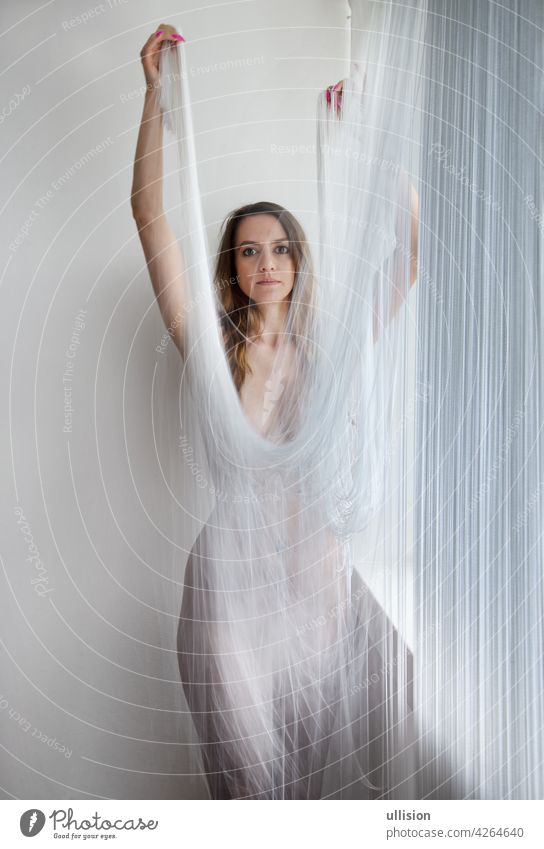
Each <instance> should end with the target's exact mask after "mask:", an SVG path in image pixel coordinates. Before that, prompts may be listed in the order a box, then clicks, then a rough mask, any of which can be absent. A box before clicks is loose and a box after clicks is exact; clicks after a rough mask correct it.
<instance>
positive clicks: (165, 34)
mask: <svg viewBox="0 0 544 849" xmlns="http://www.w3.org/2000/svg"><path fill="white" fill-rule="evenodd" d="M163 41H180V42H181V41H185V39H184V38H183V36H182V35H180V34H179V32H178V31H177V30H176V28H175V27H173V26H171V25H170V24H159V26H158V27H157V29H156V31H155V32H154V33H152V34H151V35H150V36H149V38H148V39H147V41H146V43H145V44H144V46H143V47H142V49H141V51H140V56H141V57H142V59H143V58H144V57H148V56H152V55H153V54H156V53H157V51H158V50H160V47H161V44H162V42H163Z"/></svg>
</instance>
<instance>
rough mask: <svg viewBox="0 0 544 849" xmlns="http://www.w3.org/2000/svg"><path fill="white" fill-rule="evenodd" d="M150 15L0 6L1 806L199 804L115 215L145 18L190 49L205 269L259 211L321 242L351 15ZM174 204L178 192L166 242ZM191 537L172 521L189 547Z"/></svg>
mask: <svg viewBox="0 0 544 849" xmlns="http://www.w3.org/2000/svg"><path fill="white" fill-rule="evenodd" d="M153 8H159V7H158V6H156V5H155V4H153ZM185 8H186V9H187V11H186V12H185V13H184V12H183V9H185ZM91 11H94V14H92V15H91ZM151 14H152V7H151V4H149V3H144V2H141V0H140V2H136V0H130V2H129V0H124V2H122V0H110V2H104V3H100V4H97V5H94V6H93V5H92V4H89V3H87V2H84V1H83V0H82V2H67V0H60V1H59V0H57V2H55V3H54V4H50V5H44V6H42V5H41V4H39V3H38V2H27V3H16V2H14V0H11V2H6V3H3V5H2V27H1V32H2V42H1V44H2V60H3V66H4V69H5V73H4V74H3V76H2V78H1V83H2V91H1V97H0V107H1V108H2V110H3V111H2V113H1V114H2V138H3V158H2V164H1V169H2V170H1V184H2V187H3V204H2V234H3V258H2V292H3V309H2V311H1V313H0V322H1V325H2V326H1V333H0V344H1V345H2V364H3V368H2V377H1V379H2V391H3V397H4V399H5V407H4V409H5V411H6V412H8V411H9V418H8V417H7V416H6V417H4V419H3V421H4V426H3V437H4V439H3V441H2V446H3V452H4V457H3V459H4V463H3V468H4V470H5V475H4V487H3V505H2V507H3V510H2V515H3V533H2V552H1V554H2V581H3V584H2V593H1V599H2V602H1V604H2V608H1V616H0V621H1V623H2V626H1V638H2V642H3V655H2V676H1V682H2V683H1V692H0V695H1V696H2V701H0V729H1V731H0V734H1V740H2V746H3V748H2V749H0V768H1V773H2V781H1V782H0V784H1V787H2V789H1V790H0V795H1V797H2V798H11V797H16V798H30V797H33V798H42V799H44V798H67V799H68V798H79V797H81V798H101V797H106V798H110V797H112V798H184V797H190V796H197V797H198V796H204V795H205V792H204V785H203V783H202V780H201V779H199V778H198V777H197V778H191V777H190V776H189V777H187V776H184V775H183V773H186V772H190V771H191V766H190V765H191V764H192V763H193V760H192V759H191V758H189V757H188V749H187V747H184V746H180V745H179V744H178V740H179V728H180V722H181V720H180V717H179V716H178V714H176V713H175V710H176V709H178V705H179V692H180V686H179V682H176V681H175V676H172V677H171V678H170V679H169V681H168V682H167V683H164V682H163V683H161V681H159V680H157V679H158V678H160V677H162V671H163V670H165V669H168V670H171V669H173V668H174V664H173V663H172V656H171V654H166V651H167V649H166V648H164V647H163V648H161V646H160V644H159V643H158V634H157V628H156V620H157V614H156V612H155V610H154V607H155V606H157V607H160V604H161V600H162V599H163V598H164V595H165V593H166V592H168V594H169V595H170V597H171V598H172V609H173V610H175V609H176V607H179V600H180V597H181V590H182V587H181V581H182V575H179V576H177V581H176V582H175V583H168V585H167V588H166V590H165V587H164V583H163V579H164V575H165V570H164V568H163V564H164V563H166V562H167V561H168V558H170V557H171V551H170V547H169V545H168V542H167V540H165V538H164V536H163V534H162V525H163V518H164V514H163V511H164V509H165V505H166V504H167V494H166V492H165V487H164V481H163V479H162V477H161V469H160V468H159V466H158V463H157V458H156V455H155V449H154V444H153V433H154V432H153V427H152V422H151V412H150V411H151V404H150V396H151V389H152V382H153V377H154V373H155V369H156V368H157V366H158V365H159V366H160V363H159V360H160V356H161V355H160V354H157V353H156V351H155V346H156V345H157V344H158V342H159V341H160V337H161V335H162V332H163V330H162V325H161V322H160V318H159V315H158V311H157V308H156V305H155V304H154V301H153V297H152V292H151V287H150V284H149V279H148V276H147V271H146V269H145V266H144V264H143V254H142V251H141V248H140V244H139V242H138V238H137V233H136V228H135V226H134V223H133V220H132V217H131V210H130V201H129V196H130V185H131V179H132V160H133V156H134V149H135V144H136V136H137V129H138V123H139V119H140V114H141V108H142V95H141V92H140V91H139V89H141V86H142V84H143V74H142V71H141V68H140V61H139V51H140V48H141V46H142V44H143V43H144V41H145V40H146V39H147V37H148V36H149V34H151V32H153V31H154V30H155V29H156V28H157V25H158V24H159V23H160V21H161V20H162V21H163V22H171V23H173V24H175V25H176V26H177V28H178V29H179V30H181V31H182V32H183V33H184V34H185V35H186V37H187V44H186V45H185V46H184V47H183V48H182V49H184V50H187V52H188V55H189V56H190V66H191V69H192V70H191V74H192V80H191V85H192V93H193V98H194V101H195V107H194V117H195V122H196V131H197V146H198V154H199V158H200V160H201V168H200V179H201V188H202V193H203V199H204V207H205V212H206V217H207V221H208V222H209V232H210V246H211V249H212V250H213V248H214V246H215V243H214V239H215V237H216V233H217V228H218V226H219V223H220V221H221V219H222V217H223V216H224V214H225V213H226V212H227V211H228V210H229V209H231V208H233V207H234V206H236V205H238V204H240V203H243V202H246V201H250V200H255V199H271V200H275V201H278V202H280V203H283V204H284V205H285V206H287V207H289V208H291V209H292V210H293V211H294V212H295V213H297V214H299V215H300V217H301V219H302V221H303V222H304V223H305V224H306V225H307V227H308V229H309V231H310V233H312V232H313V227H314V224H315V203H316V198H315V192H314V186H313V178H314V167H315V154H314V152H313V149H312V146H313V144H314V134H315V126H314V123H313V121H314V114H315V101H316V96H317V93H318V91H319V90H320V89H322V88H324V87H325V86H326V85H327V84H329V83H332V82H335V81H336V80H337V79H339V78H341V77H342V75H343V74H344V72H345V70H346V57H347V53H348V29H347V27H348V26H349V21H348V20H347V14H348V7H347V3H346V2H345V0H297V2H296V3H293V2H290V3H289V2H287V0H274V2H273V3H271V2H263V0H246V2H243V1H242V2H211V3H206V4H205V5H202V6H201V8H196V9H195V4H194V2H192V0H191V2H189V0H181V2H176V3H173V2H170V0H164V2H163V3H162V5H161V7H160V13H159V14H160V18H159V17H153V16H151ZM78 15H79V16H81V17H80V19H79V20H77V16H78ZM85 17H87V18H88V19H87V20H84V18H85ZM229 60H232V61H234V62H235V63H236V61H237V63H238V67H228V68H227V69H225V70H220V69H218V68H214V67H213V66H214V64H215V63H218V62H229ZM232 61H231V64H232ZM281 145H294V146H298V147H297V149H296V150H295V151H294V152H291V153H289V154H288V153H286V152H283V153H280V152H278V150H277V148H278V147H279V146H281ZM165 166H166V171H170V169H174V168H175V160H174V158H173V155H172V151H170V152H169V153H168V154H167V156H166V161H165ZM66 172H68V176H67V179H66V180H65V181H64V183H63V184H62V185H60V184H59V182H58V181H59V179H60V178H61V177H62V175H63V174H65V173H66ZM176 191H177V183H176V180H175V178H174V175H173V174H170V175H169V177H168V178H167V181H166V184H165V200H166V203H167V205H168V207H169V208H171V210H172V219H173V221H174V222H175V206H176V204H177V203H178V197H177V193H176ZM169 355H170V352H169ZM70 407H72V408H73V411H70ZM190 497H191V496H190V490H188V494H187V498H188V499H189V501H190ZM185 507H186V508H187V509H188V510H189V511H191V504H190V503H187V504H186V505H185ZM193 512H194V511H193ZM197 524H198V523H197V521H196V519H195V521H194V522H190V521H185V522H184V523H183V522H182V528H181V537H182V539H183V540H184V544H185V545H186V546H187V547H189V546H190V544H191V541H192V537H193V536H194V534H195V533H196V527H197ZM182 562H183V557H181V558H180V560H179V563H178V565H179V566H181V564H182ZM37 581H39V582H37ZM161 609H162V608H161ZM168 621H170V620H168ZM175 627H176V623H175V621H174V619H172V623H171V630H172V639H174V638H175ZM158 670H160V671H161V675H158V674H157V673H158ZM169 711H170V712H169ZM182 719H183V718H182ZM185 719H186V718H185ZM61 746H62V747H66V749H67V751H63V750H62V749H61V748H60V747H61Z"/></svg>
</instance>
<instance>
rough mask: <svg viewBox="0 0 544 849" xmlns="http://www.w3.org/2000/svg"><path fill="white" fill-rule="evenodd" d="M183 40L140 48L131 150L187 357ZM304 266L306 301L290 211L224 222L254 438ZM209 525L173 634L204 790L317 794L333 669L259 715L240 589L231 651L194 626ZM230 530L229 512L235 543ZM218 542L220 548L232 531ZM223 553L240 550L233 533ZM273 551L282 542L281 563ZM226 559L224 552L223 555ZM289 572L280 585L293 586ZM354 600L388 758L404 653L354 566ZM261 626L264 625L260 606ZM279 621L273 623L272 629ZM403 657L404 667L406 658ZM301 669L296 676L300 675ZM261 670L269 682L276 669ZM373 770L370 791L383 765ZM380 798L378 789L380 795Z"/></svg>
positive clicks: (238, 362)
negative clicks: (180, 214)
mask: <svg viewBox="0 0 544 849" xmlns="http://www.w3.org/2000/svg"><path fill="white" fill-rule="evenodd" d="M179 38H180V36H179V34H178V33H176V30H175V28H174V27H172V26H169V25H166V24H161V25H160V26H159V28H158V31H157V32H156V33H153V35H151V36H150V38H149V39H148V41H147V42H146V43H145V45H144V47H143V49H142V51H141V59H142V63H143V69H144V74H145V79H146V83H147V89H148V90H147V92H146V97H145V105H144V110H143V115H142V121H141V126H140V131H139V136H138V142H137V148H136V156H135V163H134V181H133V186H132V209H133V215H134V219H135V222H136V225H137V228H138V233H139V236H140V240H141V243H142V247H143V250H144V254H145V257H146V261H147V265H148V269H149V274H150V278H151V282H152V285H153V288H154V291H155V294H156V297H157V302H158V305H159V308H160V310H161V314H162V316H163V319H164V323H165V325H166V327H167V328H168V329H169V332H170V333H171V335H172V337H173V339H174V341H175V344H176V345H177V347H178V349H179V351H180V353H181V354H182V356H185V355H186V354H187V351H186V350H185V321H186V320H187V317H186V315H184V299H185V293H184V279H183V278H184V267H183V257H182V256H181V253H180V249H179V246H178V242H177V240H176V237H175V235H174V233H173V231H172V229H171V228H170V226H169V223H168V221H167V219H166V216H165V214H164V211H163V206H162V120H161V114H160V111H159V106H158V99H157V97H156V90H157V87H158V85H159V50H160V45H161V42H162V41H164V40H168V39H171V40H179ZM341 89H342V86H341V84H337V86H336V87H330V90H331V98H330V100H331V105H334V106H335V107H336V108H340V106H341ZM301 274H303V275H304V279H305V295H306V297H305V302H306V303H308V301H311V295H312V263H311V256H310V252H309V249H308V244H307V240H306V237H305V234H304V231H303V229H302V227H301V226H300V224H299V223H298V221H297V220H296V218H295V217H294V216H293V215H292V214H291V213H290V212H289V211H287V210H286V209H284V208H283V207H281V206H279V205H277V204H274V203H270V202H266V201H262V202H257V203H254V204H248V205H246V206H243V207H241V208H239V209H237V210H235V211H234V212H232V213H231V214H230V215H229V216H228V217H227V219H226V221H225V223H224V225H223V230H222V238H221V243H220V246H219V250H218V255H217V262H216V269H215V285H216V291H217V294H218V302H219V303H220V305H221V307H222V314H221V327H222V331H223V340H224V345H225V351H226V355H227V359H228V363H229V366H230V371H231V374H232V378H233V382H234V385H235V387H236V390H237V392H238V394H239V398H240V401H241V405H242V407H243V410H244V412H245V414H246V416H247V418H248V420H249V421H250V422H251V423H252V425H253V426H254V427H255V428H256V429H257V430H258V431H260V432H264V431H265V430H266V428H267V426H268V423H269V416H270V415H271V410H272V407H273V406H274V404H273V403H271V401H272V402H274V400H275V399H277V398H278V397H279V396H280V395H281V393H282V391H284V390H285V386H286V385H289V382H290V381H291V380H292V379H293V370H294V369H295V370H296V363H297V356H298V353H299V352H298V350H297V348H298V346H296V344H295V342H294V341H293V340H291V339H289V340H287V341H286V340H285V339H284V335H285V334H284V327H285V322H286V318H287V315H288V313H289V310H290V308H291V296H292V293H293V289H294V286H295V283H296V281H297V275H301ZM280 354H281V355H280ZM296 510H297V511H299V512H300V505H296ZM213 521H214V519H213V516H212V517H210V519H209V520H208V523H207V525H206V526H204V528H203V529H202V531H201V533H200V535H199V537H198V539H197V541H196V542H195V545H194V546H193V549H192V551H191V553H190V556H189V559H188V563H187V567H186V572H185V581H184V584H185V589H184V594H183V603H182V610H181V618H180V625H179V631H178V653H179V666H180V672H181V678H182V681H183V686H184V690H185V694H186V697H187V701H188V704H189V707H190V709H191V712H192V716H193V720H194V723H195V726H196V729H197V732H198V734H199V737H200V740H201V743H202V756H203V761H204V767H205V773H206V777H207V781H208V786H209V790H210V794H211V796H212V798H274V799H275V798H291V799H295V798H298V799H300V798H321V794H322V781H323V773H324V767H325V764H326V760H327V754H328V749H329V746H330V742H331V739H332V735H333V728H334V724H335V719H336V715H335V710H334V704H335V699H336V698H337V693H336V691H337V689H338V687H339V686H341V684H340V678H339V677H338V676H335V674H334V670H331V674H328V673H327V674H326V675H324V676H323V681H322V682H321V684H320V689H319V693H318V696H319V704H318V702H317V700H314V701H315V703H312V701H311V697H310V686H308V692H307V693H305V695H304V697H300V699H298V696H297V700H295V699H294V697H293V694H292V693H289V691H288V686H287V682H288V679H289V675H290V670H289V668H287V669H285V668H283V670H282V676H278V675H277V674H275V677H274V679H273V680H274V682H275V683H273V684H271V685H270V687H271V689H270V690H269V691H267V692H269V693H270V702H271V703H273V705H274V709H273V712H272V713H271V715H270V724H269V725H266V724H264V723H263V715H264V714H263V711H262V710H258V704H257V702H258V699H256V697H255V693H254V692H252V690H251V681H250V676H249V674H248V668H249V664H248V660H247V654H250V653H251V650H252V646H251V645H249V644H248V645H247V646H246V647H245V648H244V651H240V650H239V647H240V645H241V642H240V639H241V638H240V632H241V631H242V628H243V625H242V622H243V619H244V616H243V615H242V612H247V605H248V599H247V597H246V598H245V599H244V605H245V607H244V608H242V607H241V608H240V616H239V619H238V624H235V627H236V629H237V640H238V641H237V642H236V646H237V647H238V650H237V651H231V652H229V646H230V645H232V644H233V643H232V641H231V639H230V636H231V634H232V632H231V631H230V630H229V626H228V624H225V617H223V618H222V617H221V616H219V615H218V616H217V617H216V618H215V619H214V621H213V622H212V621H203V618H205V617H204V616H203V614H202V611H203V610H208V609H209V604H210V603H209V597H210V595H212V596H213V594H214V593H216V594H217V595H220V592H219V589H218V588H217V587H216V586H214V583H213V577H210V575H213V570H212V567H211V565H210V564H208V562H207V559H206V558H207V550H208V549H207V533H208V531H207V528H208V527H210V526H211V525H212V524H213ZM235 525H236V519H235V518H234V517H233V528H232V534H233V537H234V535H235V533H236V527H235ZM226 539H227V543H228V537H226ZM337 545H338V544H337V542H336V541H335V539H334V538H333V535H332V534H329V535H327V534H326V532H323V535H322V543H321V547H322V549H323V552H324V553H323V563H324V564H325V565H323V566H322V567H320V568H321V569H322V571H323V574H325V572H326V569H327V562H330V563H332V562H333V554H334V562H335V563H337V562H338V560H339V554H338V550H337ZM227 547H228V546H227ZM285 547H287V548H288V545H287V546H284V548H285ZM232 548H233V550H235V548H236V546H235V541H234V539H233V546H232ZM281 551H282V546H281V540H279V542H278V557H279V556H280V553H279V552H281ZM329 554H330V557H328V555H329ZM225 557H226V560H228V557H227V555H226V553H225ZM229 568H231V569H233V568H235V567H232V566H230V567H229ZM296 579H297V575H296V572H295V571H293V573H292V574H291V575H290V576H289V580H290V581H291V583H293V584H294V583H296ZM324 585H325V584H324ZM350 598H355V599H358V600H359V601H358V605H357V609H356V610H354V611H353V626H352V636H353V633H355V634H356V635H357V634H360V643H361V647H362V648H361V652H360V655H361V656H363V655H364V670H365V674H366V677H367V679H368V678H369V676H371V675H374V676H376V681H378V684H377V685H375V686H373V688H372V693H371V694H368V695H367V702H366V707H365V710H366V713H365V723H364V726H365V732H364V733H365V736H366V737H367V738H368V739H364V740H363V739H361V738H357V737H356V736H355V735H354V737H353V740H354V746H356V747H357V748H358V749H361V750H362V749H365V747H366V748H367V749H368V753H367V762H368V763H369V764H375V765H376V764H379V762H380V758H383V754H382V753H381V750H380V743H379V742H376V744H375V743H374V741H380V740H381V738H382V737H383V731H384V729H383V727H382V723H383V714H384V711H383V710H381V706H382V704H383V703H384V692H383V684H384V680H385V676H384V674H383V668H382V664H383V657H382V654H381V653H380V650H379V646H378V644H379V641H380V636H381V635H383V633H385V631H387V630H389V632H390V633H391V634H393V645H394V653H395V655H397V653H398V652H400V647H399V645H398V639H397V634H396V631H395V629H394V628H393V626H392V625H391V623H390V622H389V620H388V619H387V617H386V616H385V614H384V612H383V610H382V609H381V607H380V606H379V605H378V604H377V602H376V601H375V599H374V598H373V597H372V595H371V594H370V593H369V592H368V588H367V587H366V586H364V585H363V583H362V581H361V579H360V578H359V576H358V573H357V571H356V570H353V571H352V573H351V596H350ZM336 603H337V604H338V599H336ZM256 604H258V602H256ZM207 605H208V606H207ZM218 609H219V602H218ZM329 609H331V608H330V607H329ZM255 614H256V615H258V614H259V611H258V610H256V611H255ZM276 619H277V617H276ZM262 622H263V630H266V627H267V624H266V614H265V613H264V612H263V615H262ZM231 624H232V623H231ZM332 624H334V623H332ZM274 627H275V629H276V631H277V628H278V626H277V623H275V625H274ZM303 630H304V629H303ZM326 630H327V629H326V627H321V628H320V629H318V628H317V627H316V628H314V627H313V626H312V627H307V628H306V629H305V630H304V633H303V634H302V637H301V635H300V634H299V635H298V638H299V641H301V640H304V643H305V646H306V649H305V651H307V657H308V658H310V655H311V657H312V659H313V660H314V662H315V657H316V655H318V656H319V662H320V666H322V667H323V668H327V663H328V658H331V661H330V662H331V663H333V664H334V662H335V661H333V660H332V655H330V654H328V652H329V651H330V647H331V645H332V643H333V640H332V638H331V640H329V642H327V638H326V636H324V634H326ZM271 633H272V631H271ZM301 633H302V632H301ZM295 636H297V635H295ZM335 650H336V651H337V648H335ZM404 651H405V652H406V650H404ZM246 653H247V654H246ZM334 657H335V658H337V657H338V654H337V653H336V654H335V655H334ZM406 658H407V662H408V663H410V662H411V655H410V654H409V652H408V653H407V654H406ZM252 668H253V667H252ZM309 668H310V667H309V666H308V669H309ZM312 668H313V667H312ZM380 671H381V676H380ZM252 674H255V672H253V673H252ZM297 674H298V675H299V679H300V680H302V673H300V670H298V672H297ZM312 675H313V673H312ZM263 676H264V671H263ZM308 677H311V675H310V673H308ZM270 678H271V680H272V676H270ZM372 680H373V681H374V678H372ZM380 680H381V685H380V683H379V682H380ZM259 692H261V691H259ZM263 692H264V690H263ZM316 692H317V691H316ZM295 704H300V705H301V708H300V709H299V708H294V707H293V705H295ZM302 706H303V707H304V709H302ZM272 735H273V736H274V742H273V745H272V746H271V748H270V749H269V751H270V752H271V753H272V754H271V757H270V761H271V762H272V763H264V764H263V763H261V762H260V761H262V759H263V756H262V754H261V752H262V751H264V749H263V748H261V749H260V748H259V745H258V741H259V740H261V739H263V738H270V737H271V736H272ZM374 745H375V746H376V750H375V751H374V750H373V746H374ZM374 777H375V778H376V779H377V785H376V786H377V787H378V786H379V783H380V782H379V769H378V768H376V770H375V776H374ZM369 795H372V792H370V793H369ZM375 795H378V791H377V790H376V793H375Z"/></svg>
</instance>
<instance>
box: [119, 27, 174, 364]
mask: <svg viewBox="0 0 544 849" xmlns="http://www.w3.org/2000/svg"><path fill="white" fill-rule="evenodd" d="M168 39H173V40H179V41H181V40H183V39H182V37H181V36H180V35H179V34H178V33H176V30H175V28H174V27H172V26H169V25H168V24H161V25H160V26H159V30H158V32H156V33H153V35H152V36H150V38H149V39H148V40H147V41H146V43H145V44H144V46H143V48H142V50H141V52H140V57H141V60H142V65H143V69H144V75H145V79H146V93H145V101H144V108H143V113H142V120H141V123H140V130H139V133H138V141H137V144H136V154H135V158H134V171H133V181H132V191H131V205H132V214H133V217H134V220H135V222H136V226H137V228H138V235H139V237H140V241H141V243H142V248H143V251H144V255H145V259H146V262H147V268H148V270H149V276H150V278H151V283H152V285H153V290H154V292H155V296H156V298H157V303H158V305H159V309H160V311H161V315H162V317H163V320H164V323H165V325H166V328H167V330H168V332H169V333H170V336H171V337H172V339H173V340H174V342H175V344H176V346H177V347H178V349H179V351H180V353H182V354H183V353H184V347H183V337H184V317H185V312H186V309H185V300H184V292H185V289H184V280H183V276H184V265H183V257H182V255H181V251H180V247H179V244H178V241H177V238H176V236H175V234H174V232H173V230H172V228H171V227H170V224H169V223H168V220H167V218H166V215H165V214H164V209H163V201H162V179H163V164H162V141H163V131H162V119H161V113H160V107H159V80H160V77H159V52H160V45H161V43H162V41H164V40H168Z"/></svg>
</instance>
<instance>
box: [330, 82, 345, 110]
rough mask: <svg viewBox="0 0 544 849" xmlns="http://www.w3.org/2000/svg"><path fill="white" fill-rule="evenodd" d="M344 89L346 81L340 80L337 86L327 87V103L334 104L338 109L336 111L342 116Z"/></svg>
mask: <svg viewBox="0 0 544 849" xmlns="http://www.w3.org/2000/svg"><path fill="white" fill-rule="evenodd" d="M343 87H344V80H340V81H339V82H337V83H336V84H335V85H330V86H327V103H330V104H331V105H332V103H333V102H334V105H335V107H336V111H337V113H338V114H340V108H341V106H342V90H343Z"/></svg>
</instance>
